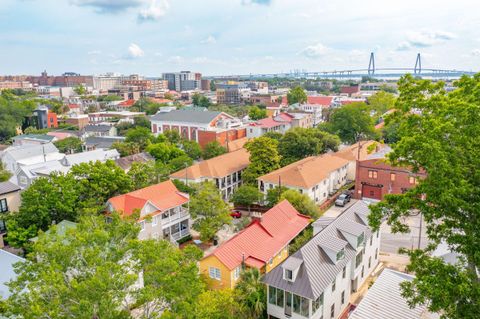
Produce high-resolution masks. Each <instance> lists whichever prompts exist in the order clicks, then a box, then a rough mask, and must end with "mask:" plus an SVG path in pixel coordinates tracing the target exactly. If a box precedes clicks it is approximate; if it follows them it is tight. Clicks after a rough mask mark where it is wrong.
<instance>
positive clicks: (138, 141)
mask: <svg viewBox="0 0 480 319" xmlns="http://www.w3.org/2000/svg"><path fill="white" fill-rule="evenodd" d="M152 138H153V135H152V133H151V132H150V129H149V128H146V127H141V126H137V127H134V128H131V129H129V130H128V131H127V134H126V138H125V142H127V143H133V144H135V145H138V147H139V148H140V150H144V149H145V148H146V147H147V146H148V145H149V143H150V141H151V140H152Z"/></svg>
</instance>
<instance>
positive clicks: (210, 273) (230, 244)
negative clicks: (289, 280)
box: [200, 200, 310, 289]
mask: <svg viewBox="0 0 480 319" xmlns="http://www.w3.org/2000/svg"><path fill="white" fill-rule="evenodd" d="M309 224H310V217H308V216H304V215H302V214H300V213H299V212H298V211H297V210H296V209H295V208H294V207H293V206H292V205H291V204H290V203H289V202H288V201H287V200H284V201H282V202H280V203H278V204H277V205H276V206H274V207H273V208H271V209H270V210H269V211H267V212H266V213H265V214H263V215H262V217H261V219H259V220H254V221H253V222H252V223H251V224H250V225H249V226H247V227H246V228H245V229H243V230H242V231H241V232H239V233H238V234H237V235H235V236H234V237H232V238H231V239H230V240H228V241H226V242H224V243H223V244H221V245H220V246H219V247H218V248H216V249H215V250H214V251H213V252H212V253H211V254H209V255H207V256H205V257H204V258H203V259H202V260H200V272H201V273H202V274H204V275H205V277H206V278H207V280H208V283H209V286H210V287H211V288H213V289H225V288H230V289H231V288H234V287H235V284H236V283H237V281H238V280H239V278H240V273H241V271H242V269H244V268H257V269H259V270H260V272H262V273H268V272H270V271H272V269H274V268H275V267H276V266H277V265H279V264H280V263H281V262H282V261H283V260H285V259H286V258H287V257H288V245H289V243H290V242H291V241H292V240H293V239H294V238H295V237H296V236H297V235H298V234H299V233H300V232H301V231H302V230H303V229H305V227H307V226H308V225H309Z"/></svg>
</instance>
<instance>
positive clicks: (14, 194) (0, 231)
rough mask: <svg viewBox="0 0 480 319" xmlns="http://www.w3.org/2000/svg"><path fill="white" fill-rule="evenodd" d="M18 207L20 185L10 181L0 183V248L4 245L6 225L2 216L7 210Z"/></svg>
mask: <svg viewBox="0 0 480 319" xmlns="http://www.w3.org/2000/svg"><path fill="white" fill-rule="evenodd" d="M19 208H20V187H18V186H17V185H15V184H13V183H11V182H2V183H0V248H2V247H3V246H4V242H3V236H4V235H5V234H6V233H7V227H6V224H5V221H4V220H3V218H2V216H5V215H6V214H8V213H9V212H17V211H18V209H19Z"/></svg>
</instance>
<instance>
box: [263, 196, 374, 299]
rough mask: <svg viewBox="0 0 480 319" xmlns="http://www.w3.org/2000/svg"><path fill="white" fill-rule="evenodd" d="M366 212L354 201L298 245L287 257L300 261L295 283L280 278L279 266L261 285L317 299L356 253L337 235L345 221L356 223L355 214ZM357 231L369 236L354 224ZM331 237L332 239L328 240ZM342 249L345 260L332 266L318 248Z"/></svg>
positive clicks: (281, 272)
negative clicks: (297, 248)
mask: <svg viewBox="0 0 480 319" xmlns="http://www.w3.org/2000/svg"><path fill="white" fill-rule="evenodd" d="M369 213H370V210H369V208H368V205H367V204H366V203H365V202H363V201H358V202H356V203H355V204H353V205H352V206H350V207H349V208H348V209H347V210H345V211H344V212H343V213H342V214H340V215H339V216H338V217H337V218H336V219H335V220H334V221H332V222H331V223H330V224H329V225H328V226H326V227H325V228H323V229H322V230H321V231H320V232H319V233H318V234H316V235H315V236H314V237H313V238H312V239H311V240H310V241H309V242H307V243H306V244H305V245H304V246H302V247H301V248H300V249H299V250H298V251H296V252H295V253H294V254H293V255H291V256H290V257H288V258H287V260H286V261H285V262H288V259H289V258H296V259H301V260H302V261H303V263H302V264H301V266H300V268H299V271H298V275H297V277H296V279H295V282H289V281H286V280H284V279H283V269H282V266H283V264H281V265H279V266H277V267H276V268H274V269H273V270H272V271H270V272H269V273H268V274H266V275H265V277H264V282H265V283H266V284H268V285H270V286H273V287H276V288H280V289H283V290H287V291H290V292H292V293H295V294H297V295H300V296H303V297H306V298H309V299H313V300H315V299H316V298H318V297H319V296H320V295H321V294H322V292H323V291H324V290H325V288H326V287H328V285H330V284H331V283H332V281H333V279H334V278H336V276H337V275H338V274H339V273H340V272H341V271H342V270H343V267H344V266H345V265H346V264H348V263H350V262H351V260H352V259H353V258H355V256H356V254H357V252H356V249H355V248H354V247H352V246H351V245H350V244H349V243H348V241H346V240H345V238H344V237H343V236H342V234H341V232H339V229H338V228H339V227H342V225H344V223H346V222H353V221H355V220H356V214H362V215H366V216H367V215H368V214H369ZM358 227H359V228H365V229H366V230H365V238H369V237H370V236H371V235H372V232H371V230H370V228H368V227H367V225H364V224H360V223H359V224H358ZM332 238H335V240H332ZM342 246H344V247H345V258H344V259H342V260H340V261H338V262H337V263H333V262H332V261H331V259H330V258H329V257H328V255H327V254H326V253H325V251H324V249H323V248H322V247H326V248H327V247H328V248H329V249H330V248H331V249H335V250H339V249H341V248H342Z"/></svg>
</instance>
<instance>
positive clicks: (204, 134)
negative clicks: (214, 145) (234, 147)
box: [198, 128, 247, 147]
mask: <svg viewBox="0 0 480 319" xmlns="http://www.w3.org/2000/svg"><path fill="white" fill-rule="evenodd" d="M227 136H228V140H229V141H235V140H238V139H239V138H242V137H245V136H247V130H246V129H245V128H242V129H234V130H229V131H223V132H218V133H217V132H211V131H210V132H209V131H198V143H199V144H200V146H201V147H204V146H205V145H206V144H207V143H209V142H212V141H217V142H219V143H220V144H221V145H222V146H225V147H226V146H227Z"/></svg>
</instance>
